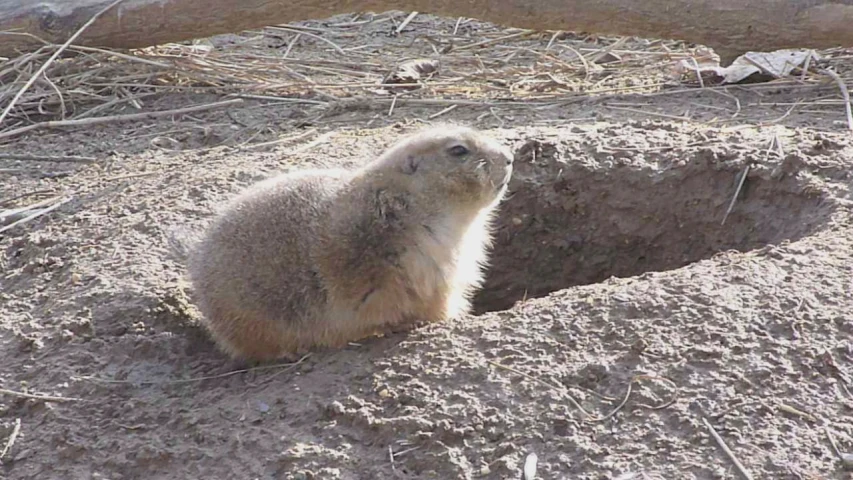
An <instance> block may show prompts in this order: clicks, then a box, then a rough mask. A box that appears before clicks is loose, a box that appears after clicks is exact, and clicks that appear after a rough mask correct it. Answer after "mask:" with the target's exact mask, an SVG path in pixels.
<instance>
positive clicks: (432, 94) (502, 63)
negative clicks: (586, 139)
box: [0, 12, 850, 141]
mask: <svg viewBox="0 0 853 480" xmlns="http://www.w3.org/2000/svg"><path fill="white" fill-rule="evenodd" d="M402 22H408V23H407V24H406V25H403V23H402ZM401 26H405V28H400V27H401ZM401 30H402V33H399V32H400V31H401ZM0 38H2V35H0ZM58 48H60V46H59V45H52V44H45V45H44V46H43V47H41V48H40V49H38V50H36V51H35V52H30V53H26V54H23V55H21V56H19V57H17V58H12V59H8V60H6V61H3V62H2V63H0V108H4V109H5V108H6V107H7V106H8V105H9V104H10V101H11V100H12V99H13V98H15V96H16V95H18V93H19V92H20V91H21V88H22V86H24V85H25V84H27V82H30V80H31V79H32V77H33V75H34V74H35V73H37V71H38V70H39V69H40V68H42V67H43V66H44V62H45V61H47V60H48V59H49V58H50V57H51V56H52V55H53V54H54V53H55V52H56V50H57V49H58ZM823 53H824V55H827V56H830V57H831V56H832V54H833V52H823ZM841 53H843V52H842V51H840V50H839V51H838V52H835V54H836V56H839V58H842V57H843V55H841ZM415 54H416V55H417V56H420V57H428V58H440V62H441V69H440V72H439V74H438V75H435V76H433V77H432V78H429V79H426V80H424V81H420V82H417V83H413V84H411V85H396V86H389V85H382V80H383V79H384V78H386V76H387V75H388V74H389V73H391V72H393V71H394V70H395V68H396V67H397V66H398V65H399V64H400V63H401V62H402V61H405V60H408V59H411V58H412V56H413V55H415ZM700 54H701V51H699V50H696V49H689V48H687V47H686V46H685V45H684V44H682V43H679V42H665V41H648V40H638V39H633V38H627V37H626V38H598V37H595V36H584V35H576V34H569V33H563V32H534V31H531V30H520V29H501V28H498V27H495V26H493V25H491V24H486V23H482V22H478V21H476V20H470V19H455V20H454V19H441V18H437V17H433V16H429V15H423V14H421V15H417V16H413V15H409V14H405V13H402V12H397V13H393V12H392V13H386V14H383V15H379V16H372V15H368V16H365V17H362V16H360V15H356V16H353V17H343V16H339V17H335V18H332V19H327V20H325V21H322V22H320V21H312V22H303V23H302V24H301V25H289V26H280V27H269V28H266V29H263V30H258V31H248V32H243V33H241V34H239V35H226V36H219V37H214V38H211V39H205V40H199V41H195V42H187V43H183V44H167V45H161V46H157V47H151V48H146V49H140V50H133V51H127V52H117V51H108V50H104V49H97V48H87V47H80V46H74V45H71V46H69V47H68V49H67V51H66V52H63V55H62V56H60V58H58V59H57V60H56V61H54V62H53V63H52V64H50V65H48V67H47V68H46V69H45V70H44V73H43V75H40V76H39V78H36V79H35V81H34V83H33V84H32V86H31V87H30V88H29V89H28V90H27V91H26V92H25V93H24V94H23V95H22V96H21V97H20V99H19V100H18V101H17V102H15V104H14V108H12V109H11V110H10V112H9V115H8V116H7V118H6V120H5V121H4V122H3V123H2V124H1V125H0V135H2V134H3V133H4V132H5V133H8V132H11V131H14V130H16V129H17V130H21V131H22V132H23V131H27V130H26V129H22V128H21V127H26V126H28V125H33V124H36V123H41V122H48V121H64V120H81V119H86V118H93V117H100V116H107V115H116V114H123V113H138V112H140V111H147V110H146V105H147V102H148V101H149V100H150V99H152V98H156V97H158V96H160V95H162V94H164V93H175V92H181V93H183V92H192V93H212V94H217V95H235V96H242V97H247V98H254V99H262V100H266V101H277V102H291V103H293V102H295V103H300V104H303V105H305V106H307V107H308V108H311V109H319V110H320V111H323V110H324V109H325V110H328V109H329V108H336V107H338V106H339V105H341V104H342V103H344V104H346V102H350V103H352V102H354V101H362V102H364V101H368V102H370V103H380V104H383V105H386V107H384V108H388V107H389V106H390V107H391V108H390V109H389V110H388V111H389V112H390V111H392V110H393V108H394V107H399V106H401V105H407V104H409V105H411V104H415V105H434V106H436V107H438V108H437V109H436V111H437V112H444V113H446V111H449V110H447V108H448V107H450V106H453V105H470V106H479V107H482V108H484V110H483V112H484V113H483V115H489V114H492V115H494V112H493V111H491V110H490V109H491V107H494V106H496V105H500V106H506V105H517V106H524V107H530V108H535V107H549V106H553V105H559V104H560V103H561V102H571V101H577V100H578V99H582V98H587V97H590V96H596V95H605V94H613V93H638V94H645V95H657V94H660V93H667V94H670V93H673V92H678V91H683V92H689V91H693V90H695V89H697V88H705V89H710V88H711V87H708V86H706V85H704V84H703V86H700V85H698V82H697V83H696V84H693V83H683V82H684V79H676V78H673V77H672V75H671V72H672V67H673V66H674V65H675V64H676V63H677V62H678V61H679V60H681V59H688V58H693V57H694V56H696V55H700ZM839 72H840V73H841V75H842V76H843V74H844V72H843V70H839ZM847 73H848V74H849V73H850V72H847ZM694 78H695V76H694ZM830 82H831V80H830ZM771 83H772V85H769V87H771V88H778V87H779V86H784V85H788V86H791V87H798V88H802V87H813V86H816V85H820V86H826V84H827V83H828V82H827V81H826V76H825V75H820V74H817V73H811V72H803V73H802V75H801V77H800V78H792V79H791V80H778V81H775V82H771ZM762 87H764V88H766V87H768V85H766V84H765V85H757V86H751V87H749V88H762ZM737 88H744V87H737ZM724 89H725V87H723V88H721V89H720V90H724ZM837 97H838V96H837V95H836V96H835V97H833V99H832V100H825V101H822V102H821V103H820V104H818V103H810V102H803V103H800V104H798V105H796V108H803V107H806V106H816V105H830V104H835V103H836V102H837V101H838V100H837ZM383 102H384V103H383ZM518 102H522V103H518ZM614 108H624V107H614ZM740 108H741V107H740V105H738V113H739V112H740ZM441 114H443V113H441ZM650 115H653V116H655V115H656V116H660V117H667V118H683V117H681V116H679V115H678V114H677V113H671V112H658V113H653V112H652V113H650ZM72 124H73V123H72ZM13 133H14V132H13ZM10 136H12V135H6V137H7V139H6V140H4V141H8V137H10ZM0 138H2V137H0Z"/></svg>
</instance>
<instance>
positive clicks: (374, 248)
mask: <svg viewBox="0 0 853 480" xmlns="http://www.w3.org/2000/svg"><path fill="white" fill-rule="evenodd" d="M459 145H461V146H464V147H466V148H467V150H468V151H469V153H468V154H465V155H454V154H452V153H451V151H452V150H451V149H452V148H453V147H454V146H459ZM457 153H458V152H457ZM511 162H512V153H511V152H510V151H509V150H508V149H506V148H505V147H503V146H501V145H500V144H499V143H497V142H496V141H495V140H492V139H489V138H487V137H486V136H484V135H483V134H481V133H479V132H477V131H475V130H472V129H469V128H466V127H458V126H439V127H433V128H428V129H426V130H424V131H422V132H420V133H417V134H415V135H412V136H410V137H408V138H406V139H404V140H402V141H401V142H399V143H398V144H396V145H394V146H393V147H392V148H390V149H389V150H388V151H386V152H385V153H383V154H382V155H381V156H380V157H379V158H378V159H376V160H375V161H373V162H371V163H369V164H367V165H366V166H364V167H363V168H361V169H358V170H356V171H344V170H309V171H304V172H301V173H296V174H287V175H282V176H279V177H276V178H272V179H269V180H266V181H263V182H260V183H259V184H257V185H255V186H253V187H251V188H250V189H248V190H247V191H246V192H244V193H243V194H241V195H239V196H238V197H237V198H235V199H234V200H233V201H232V202H231V203H229V204H228V205H227V207H226V208H225V210H224V212H223V213H222V214H221V215H220V216H219V217H218V218H217V219H216V220H215V221H214V223H213V224H212V225H211V227H210V228H209V230H208V231H207V232H206V234H205V236H204V238H202V240H201V241H200V242H199V244H198V246H197V247H196V248H195V249H194V251H193V252H192V253H191V257H190V274H191V278H192V281H193V283H194V287H195V291H196V295H197V298H198V302H199V307H200V309H201V311H202V313H203V315H204V318H205V321H204V323H205V325H206V326H207V327H208V329H209V331H210V332H211V334H212V337H213V338H214V339H215V340H216V342H217V344H219V346H220V347H221V348H222V349H223V350H224V351H226V352H227V353H229V354H230V355H231V356H233V357H235V358H241V359H246V360H272V359H276V358H282V357H285V358H293V357H294V356H295V355H297V354H299V353H302V352H304V351H307V350H308V349H310V348H312V347H315V346H326V347H340V346H343V345H345V344H346V343H347V342H350V341H355V340H358V339H361V338H364V337H367V336H370V335H372V334H376V333H380V332H383V331H389V330H405V329H408V328H411V327H412V326H414V325H416V324H419V323H425V322H437V321H442V320H445V319H447V318H450V317H454V316H457V315H461V314H464V313H466V312H467V311H468V310H469V308H470V303H469V298H470V296H471V295H472V294H473V292H474V291H475V290H476V289H477V288H478V287H479V286H480V284H481V282H482V268H483V264H484V262H485V261H486V248H487V247H488V243H489V242H490V238H491V233H490V220H491V216H492V214H493V212H494V211H495V208H496V207H497V205H498V203H499V202H500V200H501V198H502V197H503V195H504V192H505V190H506V183H507V182H508V180H509V177H510V175H511V172H512V167H511Z"/></svg>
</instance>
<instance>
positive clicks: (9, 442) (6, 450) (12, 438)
mask: <svg viewBox="0 0 853 480" xmlns="http://www.w3.org/2000/svg"><path fill="white" fill-rule="evenodd" d="M20 433H21V419H20V418H16V419H15V428H13V429H12V434H11V435H9V440H6V446H5V447H3V451H2V452H0V460H3V457H5V456H6V454H7V453H9V449H11V448H12V445H14V444H15V440H17V439H18V434H20Z"/></svg>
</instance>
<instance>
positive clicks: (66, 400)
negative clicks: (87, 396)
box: [0, 388, 83, 403]
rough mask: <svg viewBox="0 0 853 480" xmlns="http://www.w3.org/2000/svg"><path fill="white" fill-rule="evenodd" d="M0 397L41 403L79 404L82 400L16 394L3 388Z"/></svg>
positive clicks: (0, 389) (0, 390)
mask: <svg viewBox="0 0 853 480" xmlns="http://www.w3.org/2000/svg"><path fill="white" fill-rule="evenodd" d="M0 395H8V396H10V397H18V398H26V399H29V400H41V401H43V402H56V403H60V402H81V401H83V399H82V398H73V397H57V396H53V395H36V394H33V393H24V392H16V391H14V390H7V389H5V388H0Z"/></svg>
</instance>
